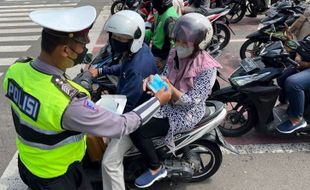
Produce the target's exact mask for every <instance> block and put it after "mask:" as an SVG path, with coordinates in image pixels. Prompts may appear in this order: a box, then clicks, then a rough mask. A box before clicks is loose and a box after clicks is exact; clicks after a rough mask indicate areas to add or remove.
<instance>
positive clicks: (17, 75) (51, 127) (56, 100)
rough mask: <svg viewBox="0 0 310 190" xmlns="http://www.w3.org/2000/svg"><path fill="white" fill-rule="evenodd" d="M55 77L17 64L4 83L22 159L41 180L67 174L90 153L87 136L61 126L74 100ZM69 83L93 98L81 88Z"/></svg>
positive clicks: (6, 76) (28, 66)
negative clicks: (64, 115)
mask: <svg viewBox="0 0 310 190" xmlns="http://www.w3.org/2000/svg"><path fill="white" fill-rule="evenodd" d="M52 78H53V76H52V75H48V74H45V73H41V72H40V71H37V70H35V69H34V68H33V67H32V66H31V63H30V62H27V63H22V62H16V63H15V64H13V65H12V66H10V68H9V69H8V71H7V73H6V75H5V78H4V83H3V87H4V91H5V93H6V96H7V97H8V98H9V99H10V103H11V107H12V115H13V120H14V125H15V129H16V132H17V138H16V145H17V149H18V151H19V157H20V159H21V161H22V162H23V164H24V165H25V166H26V167H27V169H28V170H29V171H31V173H33V174H34V175H36V176H38V177H41V178H53V177H58V176H61V175H63V174H64V173H65V172H66V171H67V169H68V166H69V165H70V164H72V163H73V162H75V161H81V160H82V158H83V156H84V154H85V150H86V137H85V135H84V134H82V133H78V132H72V131H65V130H64V129H62V127H61V123H62V116H63V114H64V112H65V110H66V107H67V106H68V104H69V103H70V98H69V96H66V95H65V93H63V91H62V90H60V89H58V88H57V86H56V85H55V84H54V83H53V82H52ZM67 82H68V83H69V84H71V86H73V87H74V89H75V90H78V91H80V92H84V93H86V94H87V95H88V96H89V93H88V92H87V91H86V90H85V89H84V88H82V87H81V86H79V85H77V84H76V83H74V82H72V81H69V80H67Z"/></svg>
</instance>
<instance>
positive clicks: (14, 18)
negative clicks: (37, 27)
mask: <svg viewBox="0 0 310 190" xmlns="http://www.w3.org/2000/svg"><path fill="white" fill-rule="evenodd" d="M25 20H31V19H30V17H5V18H1V17H0V21H25Z"/></svg>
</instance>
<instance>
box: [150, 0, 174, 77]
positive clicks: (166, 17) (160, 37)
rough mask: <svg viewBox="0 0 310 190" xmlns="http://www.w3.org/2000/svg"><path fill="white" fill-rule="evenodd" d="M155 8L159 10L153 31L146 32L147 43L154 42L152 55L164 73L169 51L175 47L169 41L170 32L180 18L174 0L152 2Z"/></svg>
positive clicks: (154, 0) (155, 17)
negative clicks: (173, 4) (173, 3)
mask: <svg viewBox="0 0 310 190" xmlns="http://www.w3.org/2000/svg"><path fill="white" fill-rule="evenodd" d="M152 5H153V8H155V9H156V10H157V13H156V14H154V24H153V27H152V29H148V30H146V31H145V41H146V42H150V41H152V53H153V55H154V57H155V62H156V65H157V68H158V69H159V73H161V72H162V70H163V68H164V65H165V62H166V59H167V57H168V54H169V51H170V49H171V47H172V46H173V43H172V41H171V40H170V39H169V31H170V30H171V29H172V28H173V25H174V23H175V20H176V19H177V18H178V17H179V16H178V14H177V13H176V10H175V8H174V7H173V6H172V0H152Z"/></svg>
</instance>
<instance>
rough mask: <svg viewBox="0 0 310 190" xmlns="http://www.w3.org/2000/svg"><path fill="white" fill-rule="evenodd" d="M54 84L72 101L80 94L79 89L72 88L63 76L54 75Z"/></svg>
mask: <svg viewBox="0 0 310 190" xmlns="http://www.w3.org/2000/svg"><path fill="white" fill-rule="evenodd" d="M52 83H54V84H55V85H56V87H57V88H58V89H59V90H61V91H62V92H63V93H64V94H65V95H66V96H68V97H69V98H70V100H72V99H73V98H74V97H76V96H77V95H78V94H79V93H80V91H79V90H78V89H76V88H75V87H74V86H72V85H71V84H70V83H69V82H68V81H67V80H66V79H63V78H61V76H56V75H54V76H53V77H52Z"/></svg>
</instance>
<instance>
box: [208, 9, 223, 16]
mask: <svg viewBox="0 0 310 190" xmlns="http://www.w3.org/2000/svg"><path fill="white" fill-rule="evenodd" d="M225 10H226V8H215V9H208V10H207V13H206V15H205V16H209V15H213V14H218V13H221V12H223V11H225Z"/></svg>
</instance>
